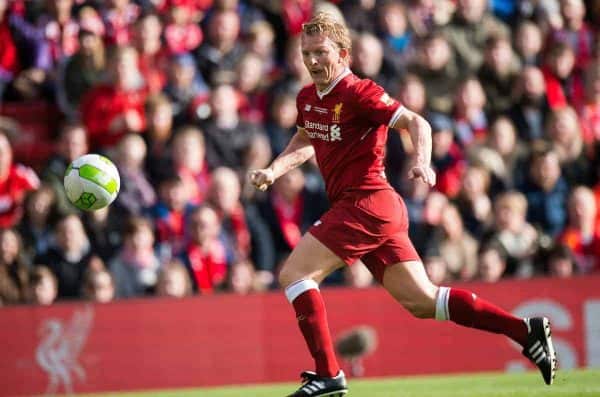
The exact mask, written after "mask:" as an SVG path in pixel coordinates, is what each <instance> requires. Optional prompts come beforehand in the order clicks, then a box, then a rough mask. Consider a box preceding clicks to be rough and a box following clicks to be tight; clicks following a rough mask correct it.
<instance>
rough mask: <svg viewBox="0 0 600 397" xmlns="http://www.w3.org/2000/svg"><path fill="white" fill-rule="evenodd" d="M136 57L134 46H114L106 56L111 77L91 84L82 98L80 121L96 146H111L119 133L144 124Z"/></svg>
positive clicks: (142, 92)
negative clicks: (105, 80) (101, 83)
mask: <svg viewBox="0 0 600 397" xmlns="http://www.w3.org/2000/svg"><path fill="white" fill-rule="evenodd" d="M137 59H138V56H137V51H136V50H135V49H134V48H132V47H119V48H117V49H116V51H115V52H114V54H113V56H112V59H110V71H109V73H110V75H111V78H112V81H111V82H110V83H109V84H103V85H99V86H97V87H95V88H94V89H92V90H91V91H89V92H88V93H87V94H86V95H85V97H84V98H83V100H82V103H81V114H82V117H83V122H84V124H85V126H86V128H87V130H88V133H89V136H90V140H91V141H92V146H94V147H96V148H108V147H112V146H114V145H115V144H116V143H117V142H118V141H119V140H120V139H121V138H122V137H123V135H125V134H127V133H129V132H136V133H139V132H141V131H142V130H143V129H144V128H145V124H146V120H145V116H144V102H145V100H146V96H147V94H146V90H145V88H144V86H143V79H142V77H141V75H140V72H139V70H138V67H137Z"/></svg>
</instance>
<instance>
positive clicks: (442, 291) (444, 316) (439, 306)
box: [435, 287, 450, 321]
mask: <svg viewBox="0 0 600 397" xmlns="http://www.w3.org/2000/svg"><path fill="white" fill-rule="evenodd" d="M448 298H450V288H448V287H440V288H439V289H438V293H437V297H436V299H435V319H436V320H439V321H444V320H450V313H448Z"/></svg>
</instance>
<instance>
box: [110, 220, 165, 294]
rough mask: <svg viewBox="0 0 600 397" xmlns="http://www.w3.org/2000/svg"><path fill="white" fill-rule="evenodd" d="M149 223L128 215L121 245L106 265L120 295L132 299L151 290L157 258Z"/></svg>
mask: <svg viewBox="0 0 600 397" xmlns="http://www.w3.org/2000/svg"><path fill="white" fill-rule="evenodd" d="M153 229H154V228H153V225H152V223H151V222H150V221H149V220H148V219H146V218H142V217H136V216H134V217H131V218H129V219H128V220H127V222H126V224H125V227H124V229H123V247H122V248H121V250H120V251H119V253H118V254H117V255H116V256H115V258H113V260H112V261H111V262H110V264H109V268H110V272H111V273H112V275H113V277H114V279H115V292H116V295H117V297H119V298H133V297H136V296H143V295H147V294H149V293H151V292H153V291H154V288H155V286H156V280H157V278H158V272H159V270H160V261H159V260H158V257H157V256H156V254H155V252H154V231H153Z"/></svg>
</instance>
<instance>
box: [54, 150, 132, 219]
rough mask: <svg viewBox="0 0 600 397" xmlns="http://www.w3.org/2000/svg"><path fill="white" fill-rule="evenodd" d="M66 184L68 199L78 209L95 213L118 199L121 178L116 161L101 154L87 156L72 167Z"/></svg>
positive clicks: (79, 159) (72, 164)
mask: <svg viewBox="0 0 600 397" xmlns="http://www.w3.org/2000/svg"><path fill="white" fill-rule="evenodd" d="M64 185H65V192H66V193H67V197H68V198H69V201H71V203H73V205H74V206H75V207H77V208H79V209H82V210H84V211H94V210H99V209H100V208H104V207H106V206H107V205H109V204H110V203H112V202H113V201H114V200H115V198H117V195H118V194H119V189H120V188H121V178H119V171H118V170H117V167H115V165H114V164H113V163H112V161H110V160H109V159H107V158H106V157H104V156H101V155H99V154H86V155H83V156H81V157H79V158H78V159H75V160H74V161H73V162H72V163H71V164H70V165H69V167H68V168H67V171H66V172H65V178H64Z"/></svg>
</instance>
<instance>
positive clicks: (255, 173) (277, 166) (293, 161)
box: [248, 127, 315, 191]
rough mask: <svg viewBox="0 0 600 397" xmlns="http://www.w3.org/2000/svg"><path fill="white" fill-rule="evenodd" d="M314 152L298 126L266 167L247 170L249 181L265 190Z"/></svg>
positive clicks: (307, 138)
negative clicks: (281, 150)
mask: <svg viewBox="0 0 600 397" xmlns="http://www.w3.org/2000/svg"><path fill="white" fill-rule="evenodd" d="M314 154H315V149H314V148H313V146H312V144H311V143H310V138H309V137H308V135H306V131H305V130H304V128H300V127H298V129H297V131H296V133H295V134H294V136H293V137H292V139H291V140H290V142H289V143H288V145H287V147H286V148H285V150H284V151H283V152H281V154H280V155H279V156H277V158H276V159H275V160H273V162H272V163H271V165H269V166H268V167H267V168H263V169H259V170H251V171H249V172H248V176H249V178H250V182H252V184H253V185H254V186H255V187H256V188H257V189H260V190H263V191H264V190H267V188H268V187H269V186H271V185H272V184H273V182H275V180H276V179H277V178H279V177H280V176H281V175H283V174H285V173H286V172H288V171H290V170H292V169H294V168H296V167H299V166H300V165H302V164H304V163H305V162H306V161H307V160H308V159H310V158H311V157H312V156H314Z"/></svg>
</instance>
